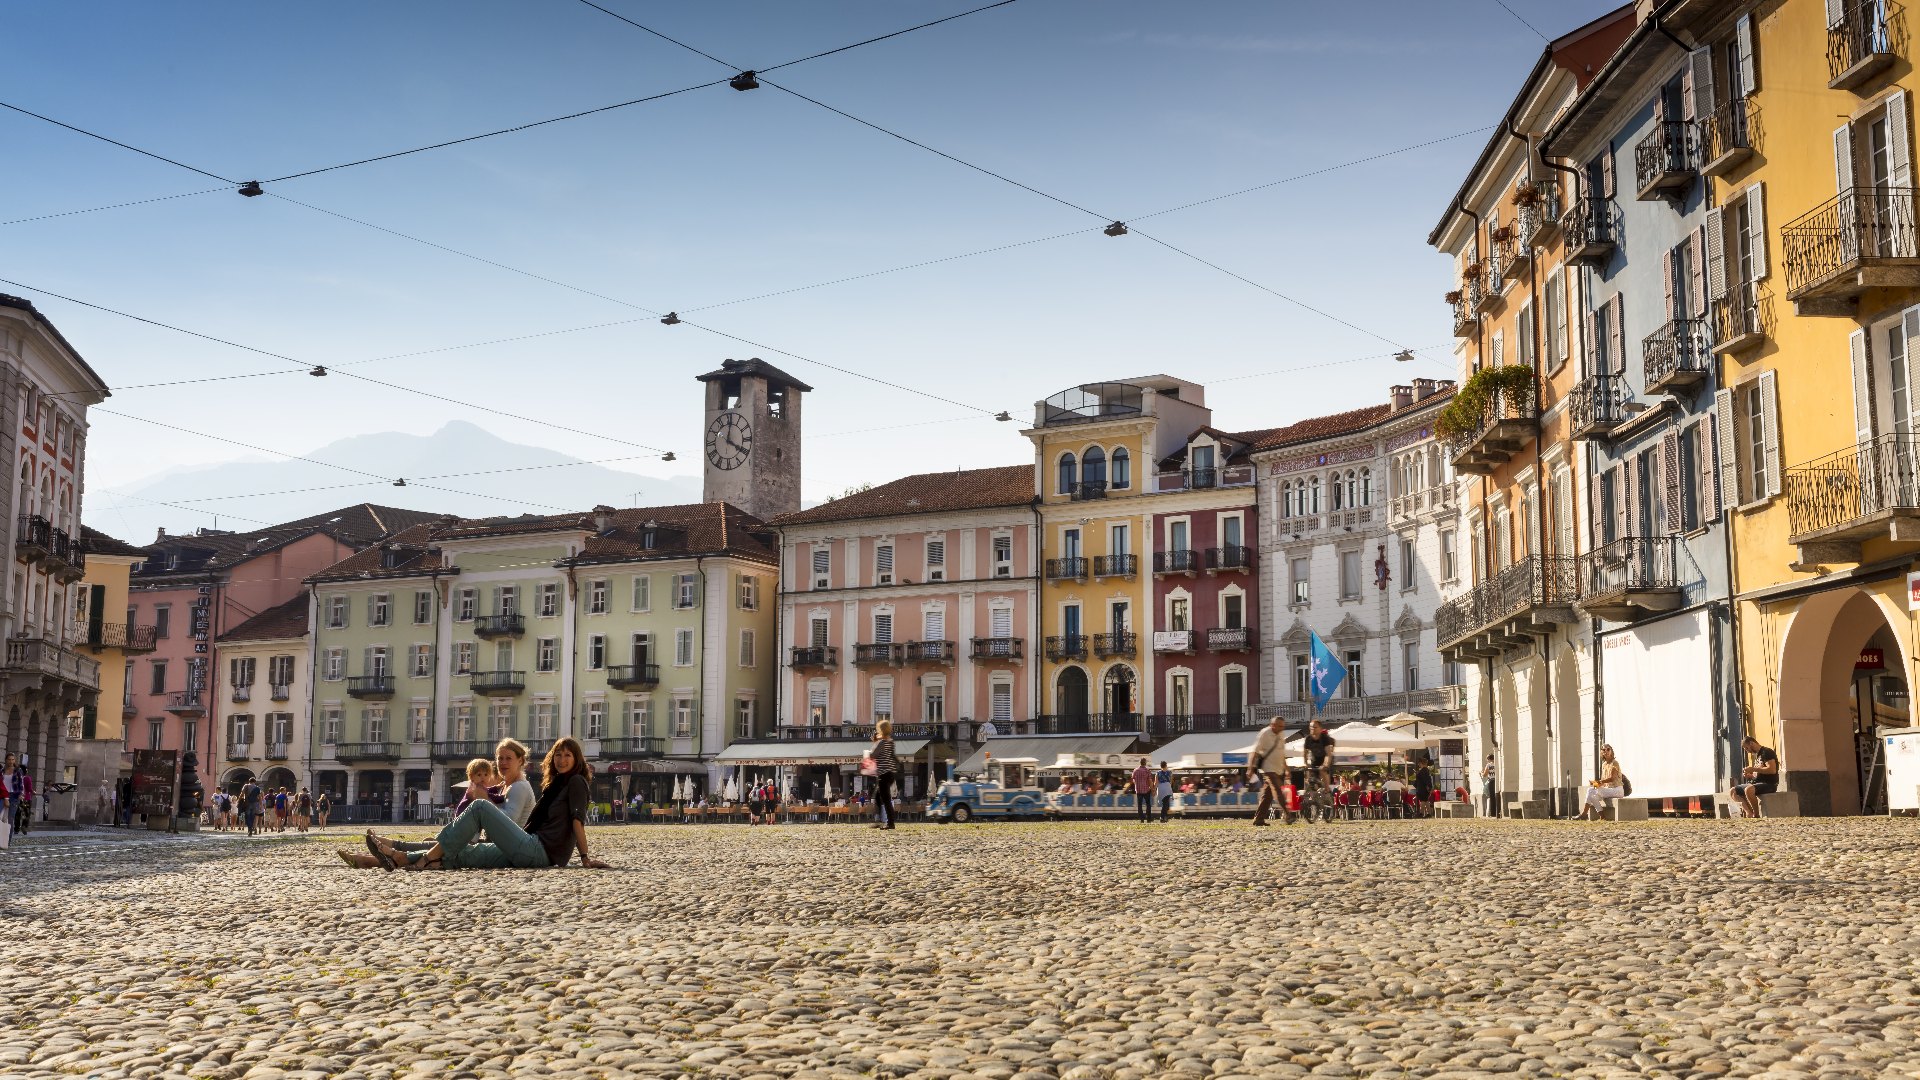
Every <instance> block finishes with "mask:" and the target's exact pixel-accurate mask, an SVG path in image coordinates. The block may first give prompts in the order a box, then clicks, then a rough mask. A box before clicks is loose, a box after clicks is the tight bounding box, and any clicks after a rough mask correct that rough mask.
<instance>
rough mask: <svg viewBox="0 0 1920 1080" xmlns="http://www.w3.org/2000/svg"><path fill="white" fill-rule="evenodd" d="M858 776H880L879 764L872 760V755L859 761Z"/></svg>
mask: <svg viewBox="0 0 1920 1080" xmlns="http://www.w3.org/2000/svg"><path fill="white" fill-rule="evenodd" d="M860 775H861V776H879V775H880V763H879V762H877V761H875V760H873V755H872V754H867V755H865V756H863V757H862V758H861V759H860Z"/></svg>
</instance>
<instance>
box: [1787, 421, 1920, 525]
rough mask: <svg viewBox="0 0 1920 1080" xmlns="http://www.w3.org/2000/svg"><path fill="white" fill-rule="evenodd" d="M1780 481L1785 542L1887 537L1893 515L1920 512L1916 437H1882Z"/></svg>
mask: <svg viewBox="0 0 1920 1080" xmlns="http://www.w3.org/2000/svg"><path fill="white" fill-rule="evenodd" d="M1782 480H1783V488H1784V493H1785V495H1786V497H1787V534H1788V536H1787V539H1788V541H1789V542H1790V543H1794V544H1800V543H1806V542H1810V541H1816V540H1833V541H1844V540H1862V539H1866V538H1868V537H1872V536H1882V535H1887V534H1888V533H1889V531H1890V524H1889V523H1890V522H1891V521H1892V519H1894V518H1896V517H1901V518H1905V517H1914V516H1920V435H1909V434H1899V433H1896V434H1891V435H1882V436H1880V437H1878V438H1876V439H1873V440H1872V441H1870V442H1865V443H1861V444H1860V445H1858V446H1852V447H1848V448H1847V449H1845V450H1841V451H1839V452H1837V453H1832V454H1828V455H1827V456H1825V457H1822V458H1816V459H1815V460H1813V461H1809V462H1807V463H1806V464H1804V465H1795V466H1793V467H1792V468H1789V469H1788V470H1787V471H1786V475H1785V476H1783V477H1782Z"/></svg>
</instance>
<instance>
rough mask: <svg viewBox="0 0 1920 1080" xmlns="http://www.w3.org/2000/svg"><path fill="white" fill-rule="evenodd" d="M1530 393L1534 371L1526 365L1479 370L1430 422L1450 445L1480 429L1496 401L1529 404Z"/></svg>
mask: <svg viewBox="0 0 1920 1080" xmlns="http://www.w3.org/2000/svg"><path fill="white" fill-rule="evenodd" d="M1533 390H1534V385H1533V369H1532V368H1530V367H1528V366H1526V365H1525V364H1506V365H1503V366H1501V367H1488V368H1481V369H1480V370H1479V371H1476V372H1474V373H1473V376H1472V377H1471V378H1469V379H1468V380H1467V381H1466V383H1465V384H1463V385H1462V386H1461V387H1460V389H1458V390H1456V391H1454V394H1453V400H1452V401H1449V402H1447V404H1446V405H1445V406H1444V407H1443V408H1442V409H1441V410H1440V413H1439V415H1437V416H1435V417H1434V418H1433V432H1434V434H1435V435H1437V436H1439V437H1440V438H1442V439H1446V440H1449V441H1453V440H1457V439H1461V438H1464V437H1465V436H1467V435H1470V434H1472V433H1473V432H1474V431H1475V430H1476V429H1477V428H1478V427H1479V426H1480V420H1481V418H1482V417H1484V416H1485V415H1486V413H1487V409H1488V408H1489V407H1490V406H1492V405H1493V403H1494V402H1495V401H1496V400H1505V401H1511V402H1530V401H1532V400H1533Z"/></svg>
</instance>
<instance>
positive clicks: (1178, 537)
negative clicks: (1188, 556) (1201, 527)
mask: <svg viewBox="0 0 1920 1080" xmlns="http://www.w3.org/2000/svg"><path fill="white" fill-rule="evenodd" d="M1167 547H1168V549H1169V550H1172V551H1187V550H1189V548H1188V547H1187V522H1186V520H1185V519H1176V520H1173V521H1169V522H1167Z"/></svg>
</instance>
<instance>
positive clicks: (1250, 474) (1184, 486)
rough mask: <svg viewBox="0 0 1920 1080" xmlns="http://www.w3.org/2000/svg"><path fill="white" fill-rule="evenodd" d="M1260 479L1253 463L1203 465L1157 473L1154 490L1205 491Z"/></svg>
mask: <svg viewBox="0 0 1920 1080" xmlns="http://www.w3.org/2000/svg"><path fill="white" fill-rule="evenodd" d="M1258 479H1259V472H1258V470H1256V469H1255V468H1254V467H1253V466H1252V465H1228V466H1225V467H1224V468H1222V467H1212V468H1210V467H1207V466H1204V465H1203V466H1201V467H1199V468H1195V469H1175V470H1172V471H1169V472H1163V473H1155V474H1154V478H1153V481H1154V482H1153V490H1154V491H1156V492H1163V491H1205V490H1208V489H1210V488H1229V487H1250V486H1252V485H1253V484H1254V482H1255V481H1256V480H1258Z"/></svg>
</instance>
